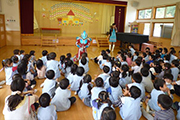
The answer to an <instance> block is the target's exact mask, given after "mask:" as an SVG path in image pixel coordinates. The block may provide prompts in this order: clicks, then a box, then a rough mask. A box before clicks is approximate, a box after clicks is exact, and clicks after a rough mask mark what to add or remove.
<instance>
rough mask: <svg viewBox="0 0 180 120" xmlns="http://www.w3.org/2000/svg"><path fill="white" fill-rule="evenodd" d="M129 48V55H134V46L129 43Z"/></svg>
mask: <svg viewBox="0 0 180 120" xmlns="http://www.w3.org/2000/svg"><path fill="white" fill-rule="evenodd" d="M128 48H129V50H130V52H131V55H134V53H135V52H136V51H135V50H134V46H133V45H129V47H128Z"/></svg>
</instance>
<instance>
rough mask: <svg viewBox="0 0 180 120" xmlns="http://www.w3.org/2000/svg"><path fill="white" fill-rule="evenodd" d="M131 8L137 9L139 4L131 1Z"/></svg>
mask: <svg viewBox="0 0 180 120" xmlns="http://www.w3.org/2000/svg"><path fill="white" fill-rule="evenodd" d="M131 6H132V7H135V8H136V7H138V6H139V2H138V1H134V0H133V1H131Z"/></svg>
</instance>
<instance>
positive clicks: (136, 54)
mask: <svg viewBox="0 0 180 120" xmlns="http://www.w3.org/2000/svg"><path fill="white" fill-rule="evenodd" d="M132 55H133V61H135V60H136V59H137V58H138V56H139V52H134V54H132Z"/></svg>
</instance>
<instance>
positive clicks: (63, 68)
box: [58, 55, 67, 75]
mask: <svg viewBox="0 0 180 120" xmlns="http://www.w3.org/2000/svg"><path fill="white" fill-rule="evenodd" d="M65 58H66V57H65V55H61V56H60V61H59V65H58V66H59V69H60V70H61V74H62V75H64V74H65V60H66V61H67V59H65Z"/></svg>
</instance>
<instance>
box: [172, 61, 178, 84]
mask: <svg viewBox="0 0 180 120" xmlns="http://www.w3.org/2000/svg"><path fill="white" fill-rule="evenodd" d="M171 66H172V68H171V73H172V75H173V81H177V78H178V74H179V69H178V66H179V61H178V60H173V61H172V63H171Z"/></svg>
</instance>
